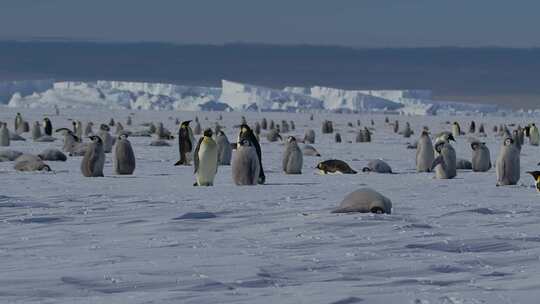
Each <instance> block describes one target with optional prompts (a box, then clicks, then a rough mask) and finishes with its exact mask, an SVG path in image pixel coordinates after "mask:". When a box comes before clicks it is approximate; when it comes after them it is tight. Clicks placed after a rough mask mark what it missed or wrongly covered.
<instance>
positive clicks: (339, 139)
mask: <svg viewBox="0 0 540 304" xmlns="http://www.w3.org/2000/svg"><path fill="white" fill-rule="evenodd" d="M334 141H335V142H336V143H340V142H341V134H339V133H338V132H336V134H335V138H334Z"/></svg>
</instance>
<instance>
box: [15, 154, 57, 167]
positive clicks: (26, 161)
mask: <svg viewBox="0 0 540 304" xmlns="http://www.w3.org/2000/svg"><path fill="white" fill-rule="evenodd" d="M14 168H15V170H17V171H51V167H49V165H47V164H45V163H44V162H43V160H42V159H41V158H39V157H38V156H35V155H31V154H23V155H21V156H19V157H18V158H17V159H16V160H15V166H14Z"/></svg>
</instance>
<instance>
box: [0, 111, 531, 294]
mask: <svg viewBox="0 0 540 304" xmlns="http://www.w3.org/2000/svg"><path fill="white" fill-rule="evenodd" d="M16 112H21V113H22V115H23V118H24V119H26V120H28V121H30V122H33V121H36V120H41V119H42V118H43V117H44V116H49V117H50V118H51V119H52V122H53V126H54V128H57V127H69V126H71V121H70V119H77V120H82V121H83V122H84V123H86V122H87V121H89V120H92V121H94V123H95V125H99V124H100V123H105V122H108V121H109V119H110V118H111V117H114V118H115V119H116V121H120V122H123V123H124V126H126V124H125V120H126V118H127V116H128V114H129V113H133V126H131V127H127V126H126V127H127V128H128V129H131V130H132V131H138V130H142V129H144V128H145V127H143V126H142V124H143V123H145V122H154V123H157V122H160V121H161V122H163V123H164V124H165V127H167V128H169V129H170V130H176V126H174V118H175V117H178V118H179V119H180V120H187V119H194V118H195V116H198V117H199V119H200V121H201V125H202V126H203V128H204V127H211V126H212V127H213V126H214V124H215V122H216V121H218V117H219V115H223V120H220V121H218V122H219V123H220V124H221V125H223V126H224V128H223V130H224V131H225V133H226V134H227V136H228V137H229V140H231V141H233V140H234V138H236V136H237V134H238V129H237V128H235V127H234V126H235V125H238V124H239V123H240V121H241V115H245V116H246V118H247V121H248V123H249V124H251V125H253V124H254V123H255V121H260V120H261V119H262V117H266V118H267V119H273V120H274V121H276V122H281V120H287V121H289V120H294V121H295V125H296V127H297V128H296V130H295V131H292V132H291V133H287V134H283V135H296V136H297V138H302V134H304V132H305V130H306V129H308V128H312V129H314V130H316V132H317V135H316V143H315V144H314V146H315V148H316V149H317V150H318V151H319V152H320V153H321V154H322V157H308V156H305V157H304V165H303V173H302V174H301V175H285V174H283V173H282V171H281V157H282V153H283V151H284V149H285V148H284V146H283V145H282V144H281V143H279V142H277V143H269V142H268V141H267V140H266V137H265V136H264V135H265V131H263V134H262V136H261V148H262V152H263V163H264V168H265V171H266V174H267V184H266V185H262V186H235V185H234V184H233V182H232V178H231V168H230V167H229V166H222V167H219V169H218V174H217V177H216V180H215V183H214V184H215V186H213V187H193V186H192V184H193V181H194V177H193V167H191V166H187V167H183V166H180V167H175V166H173V164H174V163H175V162H176V161H177V160H178V148H177V146H176V145H175V142H173V141H171V144H172V146H170V147H152V146H149V143H150V141H151V140H152V139H151V138H144V137H131V138H130V140H131V142H132V144H133V147H134V150H135V154H136V158H137V169H136V171H135V174H134V175H133V176H117V175H114V174H113V172H112V155H110V154H108V155H107V162H106V165H105V171H104V173H105V177H103V178H85V177H83V176H82V175H81V173H80V169H79V168H80V162H81V157H70V158H69V159H68V160H67V161H66V162H48V163H49V164H50V166H51V168H52V169H53V170H54V172H49V173H32V172H26V173H20V172H16V171H15V170H14V169H13V162H0V176H1V177H0V178H1V186H0V218H1V220H0V266H1V267H0V268H1V270H2V275H1V276H0V302H2V303H11V302H13V303H197V304H198V303H312V304H319V303H321V304H329V303H334V304H335V303H536V302H537V299H538V298H539V297H540V263H539V259H540V232H539V229H538V223H539V221H540V204H539V196H538V194H537V192H536V189H535V188H534V182H533V179H532V178H531V177H530V176H529V175H528V174H526V173H525V171H527V170H535V169H536V168H537V166H536V164H537V162H538V155H539V149H540V148H539V147H534V146H530V145H528V144H526V145H524V146H523V147H522V152H521V180H520V182H519V184H518V185H516V186H506V187H496V186H495V183H496V177H495V168H492V169H491V170H489V172H486V173H475V172H471V171H470V170H459V171H458V175H457V177H456V178H454V179H450V180H438V179H434V178H433V176H434V174H433V173H416V172H415V169H414V168H415V150H410V149H406V144H407V143H408V142H414V141H415V140H416V137H417V136H418V135H419V132H420V130H421V129H422V127H423V126H424V125H426V126H428V127H429V128H430V130H431V132H432V134H436V133H437V132H439V131H442V130H449V129H450V125H448V124H447V123H446V121H454V120H458V121H459V122H460V123H461V125H462V127H463V129H467V126H468V123H469V121H470V120H471V119H475V120H476V123H477V126H478V125H479V124H480V123H484V124H485V127H486V131H487V132H488V136H487V137H486V138H482V140H484V141H486V143H487V146H488V147H489V148H490V150H491V159H492V161H493V162H494V160H495V159H496V157H497V155H498V153H499V147H500V143H501V138H499V137H496V136H495V135H494V133H493V132H491V129H492V127H493V125H495V124H497V125H498V124H500V123H502V122H506V123H510V122H512V123H516V124H521V125H522V126H523V125H525V124H526V123H528V122H530V121H527V120H525V119H522V118H516V117H507V118H502V117H489V116H488V117H480V116H471V117H457V116H452V117H448V116H432V117H420V116H414V117H399V118H398V119H399V120H400V125H401V126H403V125H405V122H406V121H409V122H410V124H411V127H412V128H413V129H414V131H415V132H416V133H415V135H414V136H413V137H411V138H403V136H401V135H399V134H396V133H394V132H393V130H392V127H391V126H390V125H387V124H385V123H384V118H385V117H384V115H374V114H367V113H363V114H359V115H349V114H341V115H339V114H332V113H321V114H315V116H314V120H313V121H312V120H310V118H309V116H310V114H307V113H305V114H304V113H297V114H292V113H236V112H232V113H221V114H220V113H209V112H199V113H193V112H192V113H190V112H171V111H163V112H158V111H155V112H154V111H133V110H131V111H129V112H128V111H125V110H113V111H111V110H102V109H95V110H92V111H84V112H83V111H78V110H75V109H72V110H70V109H67V110H61V112H60V116H54V115H53V114H52V113H54V110H53V109H24V108H2V109H1V111H0V120H1V121H7V122H9V126H10V127H11V128H12V124H13V119H14V117H15V113H16ZM171 118H172V119H171ZM206 118H208V119H206ZM325 119H330V120H332V121H333V122H334V128H335V130H336V131H339V132H340V133H341V135H342V137H343V143H340V144H335V143H334V134H321V132H320V126H321V123H322V121H323V120H325ZM357 119H359V120H360V121H361V123H362V124H363V125H366V124H367V125H368V126H370V124H369V122H370V121H371V119H373V120H374V122H375V126H374V130H373V142H371V143H351V141H354V138H355V131H356V130H357V129H358V128H357V127H354V128H352V127H349V126H348V122H352V123H353V125H355V126H356V120H357ZM392 120H393V119H392ZM55 135H56V136H57V137H58V138H59V140H58V141H56V142H55V143H35V142H33V141H32V140H31V139H30V138H29V134H27V133H26V134H23V136H24V137H26V138H27V141H25V142H23V141H17V142H12V145H11V146H10V147H9V149H14V150H20V151H22V152H27V153H39V152H41V151H42V150H44V149H46V148H50V147H55V148H61V147H62V140H61V139H60V137H61V136H60V134H55ZM84 140H85V141H87V140H88V139H86V138H85V139H84ZM453 145H454V146H455V148H456V151H457V154H458V158H467V159H470V157H471V149H470V144H469V142H468V140H467V136H459V137H458V138H457V142H456V143H455V144H453ZM2 149H6V148H2ZM331 158H337V159H341V160H344V161H346V162H347V163H349V164H350V165H351V167H352V168H354V169H356V170H357V171H361V170H360V169H361V168H362V167H363V166H365V165H366V164H367V162H368V161H369V160H371V159H376V158H382V159H384V160H385V161H386V162H388V163H389V164H390V165H391V166H392V169H393V171H394V172H395V173H396V174H376V173H361V172H360V173H359V174H356V175H325V176H321V175H318V174H316V172H315V169H314V168H315V166H316V164H317V163H318V162H319V161H322V160H326V159H331ZM362 187H371V188H373V189H375V190H377V191H379V192H381V193H382V194H383V195H385V196H386V197H388V198H389V199H391V200H392V203H393V212H392V214H391V215H375V214H332V213H331V210H332V209H333V208H335V207H337V206H338V204H339V203H340V202H341V200H342V199H343V198H344V197H345V196H346V195H347V194H348V193H350V192H352V191H354V190H357V189H359V188H362Z"/></svg>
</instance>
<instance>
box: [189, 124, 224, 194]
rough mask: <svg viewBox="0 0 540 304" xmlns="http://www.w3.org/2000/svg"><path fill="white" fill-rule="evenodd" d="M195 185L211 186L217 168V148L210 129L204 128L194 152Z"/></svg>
mask: <svg viewBox="0 0 540 304" xmlns="http://www.w3.org/2000/svg"><path fill="white" fill-rule="evenodd" d="M193 159H194V163H195V170H194V172H195V176H196V180H197V181H196V183H195V186H213V185H214V177H215V176H216V173H217V169H218V149H217V144H216V142H215V141H214V140H213V139H212V129H206V130H204V133H203V137H201V138H200V139H199V142H198V143H197V148H195V153H194V157H193Z"/></svg>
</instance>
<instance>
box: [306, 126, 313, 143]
mask: <svg viewBox="0 0 540 304" xmlns="http://www.w3.org/2000/svg"><path fill="white" fill-rule="evenodd" d="M304 143H306V144H314V143H315V131H314V130H313V129H308V130H306V132H305V134H304Z"/></svg>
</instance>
